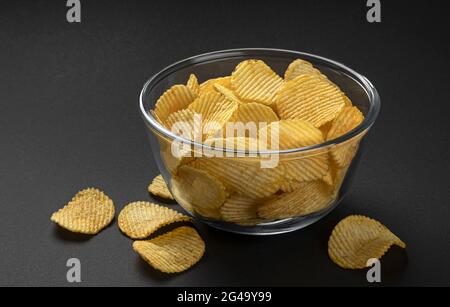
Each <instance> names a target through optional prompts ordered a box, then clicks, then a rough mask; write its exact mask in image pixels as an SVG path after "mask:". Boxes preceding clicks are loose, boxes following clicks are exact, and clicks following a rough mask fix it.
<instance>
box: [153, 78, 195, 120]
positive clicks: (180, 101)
mask: <svg viewBox="0 0 450 307" xmlns="http://www.w3.org/2000/svg"><path fill="white" fill-rule="evenodd" d="M196 97H197V95H195V93H194V92H192V90H191V89H190V88H188V87H187V86H186V85H181V84H177V85H174V86H172V87H171V88H170V89H168V90H167V91H166V92H165V93H164V94H163V95H162V96H161V97H160V98H159V99H158V101H157V102H156V105H155V111H154V112H155V114H156V117H157V118H158V119H159V120H160V121H161V122H162V123H163V124H164V123H165V121H166V119H167V117H169V115H170V114H172V113H174V112H176V111H179V110H181V109H185V108H187V106H188V105H189V104H190V103H191V102H193V101H194V99H195V98H196Z"/></svg>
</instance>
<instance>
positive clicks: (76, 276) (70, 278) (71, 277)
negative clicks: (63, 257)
mask: <svg viewBox="0 0 450 307" xmlns="http://www.w3.org/2000/svg"><path fill="white" fill-rule="evenodd" d="M66 267H68V268H69V270H67V273H66V279H67V282H70V283H80V282H81V261H80V259H78V258H69V259H67V262H66Z"/></svg>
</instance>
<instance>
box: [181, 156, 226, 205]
mask: <svg viewBox="0 0 450 307" xmlns="http://www.w3.org/2000/svg"><path fill="white" fill-rule="evenodd" d="M195 161H197V160H195ZM195 161H193V163H195ZM172 185H173V186H176V190H177V191H179V195H178V196H180V197H182V199H183V203H184V202H187V203H189V204H191V206H193V207H194V210H195V208H197V207H202V208H219V207H220V206H221V205H222V204H223V203H224V201H225V199H227V198H228V193H227V192H226V190H225V187H224V185H223V184H222V183H221V182H220V181H219V180H217V179H216V177H214V176H213V175H212V174H209V173H208V172H207V171H206V170H201V169H197V168H194V167H192V166H189V165H183V166H181V167H179V168H178V171H177V173H176V175H174V176H173V177H172ZM175 196H177V195H175ZM177 200H178V199H177Z"/></svg>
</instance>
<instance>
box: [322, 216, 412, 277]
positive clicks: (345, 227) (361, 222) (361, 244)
mask: <svg viewBox="0 0 450 307" xmlns="http://www.w3.org/2000/svg"><path fill="white" fill-rule="evenodd" d="M392 245H397V246H399V247H401V248H406V244H405V243H403V241H402V240H400V239H399V238H398V237H397V236H396V235H394V234H393V233H392V232H391V231H390V230H389V229H387V228H386V227H385V226H383V225H382V224H381V223H380V222H378V221H376V220H373V219H371V218H368V217H365V216H360V215H351V216H348V217H346V218H345V219H343V220H342V221H340V222H339V223H338V224H337V225H336V227H335V228H334V229H333V232H332V234H331V236H330V240H329V241H328V255H329V256H330V258H331V260H333V262H334V263H336V264H337V265H339V266H340V267H342V268H344V269H364V268H366V267H367V260H369V259H371V258H377V259H380V258H381V257H382V256H383V255H384V254H385V253H386V252H387V251H388V249H389V248H390V247H391V246H392Z"/></svg>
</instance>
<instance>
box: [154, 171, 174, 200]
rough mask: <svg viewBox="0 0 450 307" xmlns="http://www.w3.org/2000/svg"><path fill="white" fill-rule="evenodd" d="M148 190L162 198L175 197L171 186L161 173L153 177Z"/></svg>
mask: <svg viewBox="0 0 450 307" xmlns="http://www.w3.org/2000/svg"><path fill="white" fill-rule="evenodd" d="M148 191H149V193H151V194H153V195H156V196H159V197H162V198H166V199H173V196H172V193H170V191H169V188H168V187H167V184H166V182H165V181H164V178H163V176H161V175H158V176H156V177H155V178H154V179H153V181H152V182H151V183H150V185H149V186H148Z"/></svg>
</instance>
